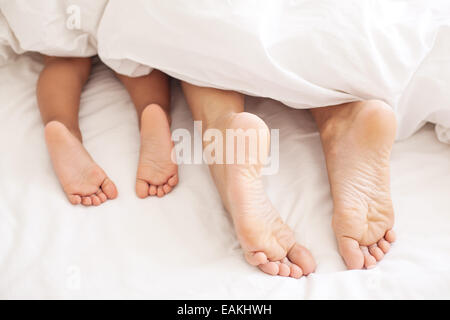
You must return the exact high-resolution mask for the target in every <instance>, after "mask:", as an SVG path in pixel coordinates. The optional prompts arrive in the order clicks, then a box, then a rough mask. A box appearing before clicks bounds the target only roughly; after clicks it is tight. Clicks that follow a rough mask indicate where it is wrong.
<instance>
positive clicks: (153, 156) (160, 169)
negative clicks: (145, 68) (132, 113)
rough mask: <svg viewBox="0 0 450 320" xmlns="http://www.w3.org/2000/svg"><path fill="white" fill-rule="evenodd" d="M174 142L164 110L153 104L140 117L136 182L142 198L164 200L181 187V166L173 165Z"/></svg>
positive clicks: (137, 191) (138, 193)
mask: <svg viewBox="0 0 450 320" xmlns="http://www.w3.org/2000/svg"><path fill="white" fill-rule="evenodd" d="M172 149H173V142H172V139H171V133H170V126H169V121H168V119H167V116H166V113H165V112H164V110H163V109H162V108H161V107H160V106H158V105H156V104H151V105H149V106H147V107H146V108H145V110H144V111H143V112H142V117H141V151H140V156H139V165H138V171H137V178H136V194H137V196H138V197H139V198H142V199H144V198H146V197H148V196H155V195H156V196H158V197H163V196H164V195H166V194H168V193H169V192H170V191H172V189H173V188H174V187H175V186H176V185H177V183H178V166H177V164H176V163H174V162H173V161H172V158H171V153H172Z"/></svg>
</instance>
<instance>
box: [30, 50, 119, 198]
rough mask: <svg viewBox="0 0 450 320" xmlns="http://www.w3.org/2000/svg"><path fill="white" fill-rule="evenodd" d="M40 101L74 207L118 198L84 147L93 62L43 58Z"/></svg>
mask: <svg viewBox="0 0 450 320" xmlns="http://www.w3.org/2000/svg"><path fill="white" fill-rule="evenodd" d="M44 62H45V66H44V69H43V70H42V72H41V74H40V76H39V80H38V84H37V89H36V93H37V101H38V105H39V110H40V112H41V117H42V120H43V122H44V125H45V138H46V142H47V147H48V151H49V153H50V157H51V160H52V163H53V167H54V169H55V172H56V175H57V176H58V179H59V181H60V183H61V185H62V187H63V189H64V192H65V193H66V195H67V198H68V199H69V201H70V202H71V203H72V204H74V205H75V204H83V205H85V206H90V205H100V204H101V203H103V202H105V201H106V200H107V199H114V198H115V197H117V190H116V187H115V185H114V183H113V182H112V181H111V180H110V179H109V178H108V177H107V176H106V174H105V172H104V171H103V170H102V169H101V168H100V167H99V166H98V165H97V164H96V163H95V162H94V160H92V158H91V156H90V155H89V153H88V152H87V151H86V149H85V148H84V147H83V145H82V136H81V132H80V128H79V125H78V110H79V104H80V96H81V90H82V88H83V86H84V84H85V83H86V81H87V79H88V78H89V73H90V69H91V59H90V58H58V57H44Z"/></svg>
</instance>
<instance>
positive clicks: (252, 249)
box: [210, 112, 315, 278]
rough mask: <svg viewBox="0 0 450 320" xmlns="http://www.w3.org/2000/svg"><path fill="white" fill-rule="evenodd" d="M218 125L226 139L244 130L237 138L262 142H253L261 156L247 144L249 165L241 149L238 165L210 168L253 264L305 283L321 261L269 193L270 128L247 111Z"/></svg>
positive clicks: (217, 165)
mask: <svg viewBox="0 0 450 320" xmlns="http://www.w3.org/2000/svg"><path fill="white" fill-rule="evenodd" d="M216 125H217V124H216ZM217 126H218V127H216V128H215V129H219V130H221V132H222V133H223V136H224V137H225V136H226V133H225V130H227V129H228V130H233V129H236V130H241V131H240V132H239V131H234V132H235V134H236V136H237V137H238V138H237V139H239V137H242V136H244V137H245V135H246V134H250V135H251V134H252V132H251V130H253V134H255V137H257V140H254V141H253V142H256V143H257V144H258V145H259V146H260V149H259V150H258V151H259V152H258V151H257V152H255V150H252V149H251V148H249V143H246V150H245V157H243V158H242V159H244V160H245V161H242V163H239V162H238V157H239V155H238V153H239V150H236V154H235V157H234V158H235V159H234V160H235V162H234V163H233V164H213V165H211V166H210V169H211V173H212V176H213V179H214V181H215V183H216V185H217V187H218V190H219V193H220V195H221V197H222V200H223V203H224V205H225V208H226V209H227V211H228V212H229V213H230V214H231V217H232V219H233V222H234V226H235V229H236V233H237V236H238V238H239V241H240V243H241V246H242V248H243V250H244V254H245V257H246V260H247V262H248V263H250V264H251V265H253V266H258V268H260V269H261V270H262V271H263V272H265V273H268V274H270V275H280V276H290V277H293V278H300V277H301V276H302V275H308V274H309V273H311V272H313V271H314V270H315V262H314V259H313V258H312V256H311V254H310V253H309V251H308V250H307V249H305V248H304V247H303V246H301V245H299V244H298V243H296V241H295V238H294V233H293V232H292V230H291V229H290V228H289V227H288V226H287V225H286V224H285V223H284V222H283V221H282V219H281V217H280V215H279V214H278V212H277V211H276V210H275V209H274V207H273V206H272V203H271V202H270V200H269V199H268V198H267V195H266V193H265V191H264V186H263V182H262V180H261V169H262V163H264V161H266V158H267V156H268V149H269V143H270V135H269V130H268V128H267V126H266V125H265V123H264V122H263V121H262V120H261V119H260V118H258V117H257V116H255V115H252V114H249V113H245V112H243V113H237V114H232V115H230V116H229V117H228V118H226V119H222V121H221V123H220V124H218V125H217ZM210 127H211V126H210ZM228 132H229V133H230V132H231V131H228ZM249 140H251V139H249ZM225 143H230V141H228V140H227V141H224V146H225V145H226V144H225ZM261 146H262V147H261ZM241 156H242V154H241ZM224 162H225V159H224Z"/></svg>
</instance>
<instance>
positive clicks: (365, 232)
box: [313, 101, 396, 269]
mask: <svg viewBox="0 0 450 320" xmlns="http://www.w3.org/2000/svg"><path fill="white" fill-rule="evenodd" d="M318 113H320V114H321V115H322V117H321V116H320V115H319V118H317V117H316V115H317V114H318ZM313 115H315V117H316V119H319V121H318V124H319V129H320V131H321V138H322V145H323V148H324V153H325V157H326V163H327V170H328V177H329V181H330V185H331V193H332V196H333V203H334V214H333V229H334V232H335V234H336V238H337V242H338V247H339V251H340V253H341V255H342V257H343V258H344V261H345V264H346V265H347V267H348V268H349V269H362V268H364V267H365V268H372V267H374V266H375V265H376V263H377V261H380V260H381V259H382V258H383V256H384V255H385V254H386V253H387V252H388V251H389V248H390V244H391V243H392V242H393V241H395V233H394V231H392V227H393V225H394V210H393V206H392V201H391V194H390V166H389V160H390V154H391V150H392V146H393V143H394V139H395V132H396V119H395V115H394V113H393V111H392V110H391V108H390V107H389V106H388V105H386V104H385V103H383V102H380V101H363V102H354V103H348V104H344V105H341V106H335V107H328V108H323V109H322V110H315V111H314V110H313ZM323 116H325V118H324V117H323ZM320 119H321V120H320Z"/></svg>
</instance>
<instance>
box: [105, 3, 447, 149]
mask: <svg viewBox="0 0 450 320" xmlns="http://www.w3.org/2000/svg"><path fill="white" fill-rule="evenodd" d="M123 26H127V27H123ZM98 38H99V54H100V56H101V58H102V59H103V61H105V62H106V63H107V64H108V65H110V66H111V67H112V68H114V69H115V70H116V71H118V72H121V73H126V74H129V75H139V74H142V72H143V71H144V72H145V69H142V66H152V67H155V68H159V69H162V70H164V71H166V72H167V73H169V74H171V75H174V76H175V77H177V78H181V79H184V80H187V81H190V82H193V83H196V84H199V85H203V86H214V87H218V88H225V89H232V90H237V91H242V92H245V93H248V94H251V95H255V96H261V97H270V98H273V99H275V100H279V101H282V102H284V103H285V104H287V105H289V106H291V107H294V108H315V107H321V106H328V105H336V104H340V103H344V102H348V101H354V100H361V99H381V100H384V101H385V102H387V103H388V104H389V105H391V106H392V108H393V109H394V110H395V111H396V113H397V116H398V119H399V134H398V137H399V138H405V137H408V136H410V135H411V134H412V133H413V132H415V131H416V130H417V129H418V128H419V127H420V126H421V125H423V123H425V122H426V121H431V122H434V123H438V124H440V125H441V127H440V128H441V131H440V137H441V138H442V139H444V138H445V134H444V133H443V132H442V127H447V128H450V90H449V89H450V2H449V1H448V0H433V1H427V0H377V1H374V0H342V1H336V0H296V1H291V0H235V1H234V0H229V1H223V0H192V1H185V0H171V1H162V0H161V1H145V0H136V1H134V2H133V5H132V6H130V4H129V3H128V2H125V1H121V0H111V1H109V4H108V6H107V8H106V11H105V13H104V16H103V19H102V22H101V24H100V27H99V32H98ZM130 61H134V62H135V70H133V68H130ZM124 62H125V63H124ZM123 64H125V66H126V68H122V65H123ZM447 141H448V142H450V140H447Z"/></svg>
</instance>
